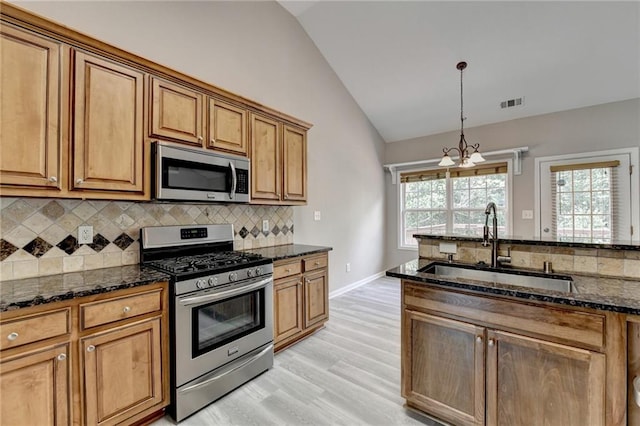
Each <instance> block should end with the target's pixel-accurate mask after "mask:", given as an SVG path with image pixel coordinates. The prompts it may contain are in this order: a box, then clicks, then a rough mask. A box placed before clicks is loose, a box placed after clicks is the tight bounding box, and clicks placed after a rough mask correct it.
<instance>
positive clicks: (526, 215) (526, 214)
mask: <svg viewBox="0 0 640 426" xmlns="http://www.w3.org/2000/svg"><path fill="white" fill-rule="evenodd" d="M522 218H523V219H533V210H522Z"/></svg>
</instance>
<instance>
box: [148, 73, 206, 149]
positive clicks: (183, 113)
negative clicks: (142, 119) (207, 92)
mask: <svg viewBox="0 0 640 426" xmlns="http://www.w3.org/2000/svg"><path fill="white" fill-rule="evenodd" d="M203 103H204V95H203V94H202V93H200V92H198V91H195V90H192V89H189V88H187V87H184V86H181V85H178V84H174V83H169V82H168V81H163V80H161V79H159V78H155V77H152V78H151V136H157V137H161V138H168V139H173V140H175V141H177V142H183V143H187V144H191V145H197V146H202V145H203V136H204V127H203V117H202V116H203Z"/></svg>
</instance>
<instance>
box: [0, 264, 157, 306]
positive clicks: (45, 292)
mask: <svg viewBox="0 0 640 426" xmlns="http://www.w3.org/2000/svg"><path fill="white" fill-rule="evenodd" d="M168 279H169V276H168V275H167V274H164V273H162V272H159V271H157V270H155V269H151V268H144V267H141V266H140V265H128V266H121V267H115V268H103V269H94V270H91V271H83V272H70V273H66V274H59V275H48V276H43V277H34V278H25V279H21V280H11V281H0V312H3V311H8V310H13V309H19V308H26V307H28V306H35V305H42V304H45V303H51V302H57V301H59V300H67V299H74V298H77V297H82V296H89V295H93V294H99V293H108V292H110V291H114V290H120V289H124V288H131V287H137V286H142V285H146V284H151V283H154V282H158V281H166V280H168Z"/></svg>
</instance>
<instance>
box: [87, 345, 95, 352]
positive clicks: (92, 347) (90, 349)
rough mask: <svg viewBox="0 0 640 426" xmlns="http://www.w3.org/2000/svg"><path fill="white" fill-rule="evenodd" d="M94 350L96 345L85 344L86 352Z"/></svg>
mask: <svg viewBox="0 0 640 426" xmlns="http://www.w3.org/2000/svg"><path fill="white" fill-rule="evenodd" d="M95 350H96V347H95V346H93V345H89V346H87V352H93V351H95Z"/></svg>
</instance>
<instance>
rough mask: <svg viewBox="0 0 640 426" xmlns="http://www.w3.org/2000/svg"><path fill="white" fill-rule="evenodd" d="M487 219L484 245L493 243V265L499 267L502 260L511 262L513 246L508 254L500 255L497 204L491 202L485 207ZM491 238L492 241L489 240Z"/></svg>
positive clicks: (484, 230)
mask: <svg viewBox="0 0 640 426" xmlns="http://www.w3.org/2000/svg"><path fill="white" fill-rule="evenodd" d="M492 210H493V221H492V222H491V227H492V230H491V232H489V215H490V214H491V211H492ZM484 214H485V219H484V228H483V236H482V245H483V246H484V247H488V246H489V244H491V267H492V268H497V267H498V266H499V265H500V263H501V262H503V263H510V262H511V248H509V249H508V250H509V252H508V254H507V255H506V256H498V214H497V213H496V204H495V203H493V202H491V203H489V204H487V207H486V208H485V209H484ZM489 239H491V242H489Z"/></svg>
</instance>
